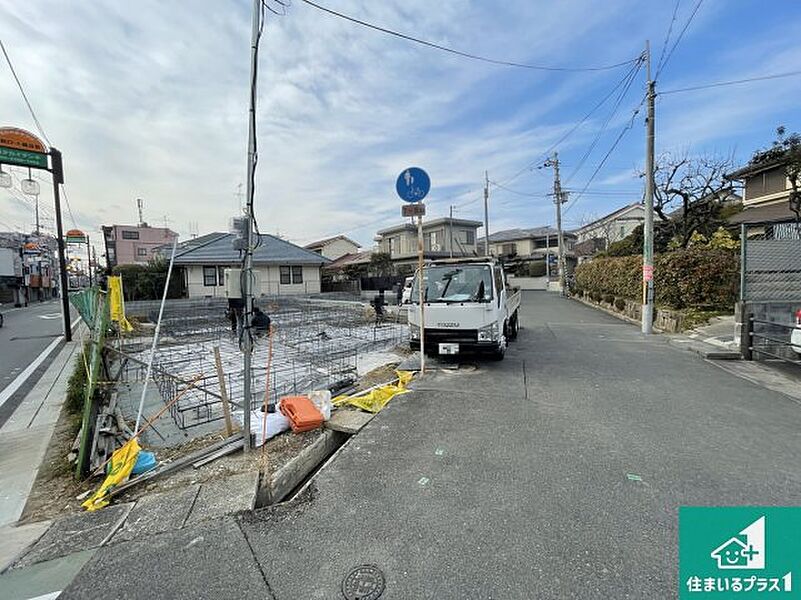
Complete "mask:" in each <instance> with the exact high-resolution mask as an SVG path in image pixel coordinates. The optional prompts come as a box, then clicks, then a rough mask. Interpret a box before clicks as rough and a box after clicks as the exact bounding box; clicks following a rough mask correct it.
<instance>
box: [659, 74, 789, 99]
mask: <svg viewBox="0 0 801 600" xmlns="http://www.w3.org/2000/svg"><path fill="white" fill-rule="evenodd" d="M798 75H801V71H788V72H787V73H775V74H773V75H762V76H759V77H748V78H746V79H732V80H731V81H718V82H715V83H708V84H705V85H694V86H691V87H685V88H678V89H673V90H665V91H662V92H659V95H660V96H664V95H665V94H678V93H680V92H692V91H695V90H706V89H709V88H716V87H724V86H727V85H739V84H741V83H750V82H752V81H765V80H767V79H782V78H784V77H796V76H798Z"/></svg>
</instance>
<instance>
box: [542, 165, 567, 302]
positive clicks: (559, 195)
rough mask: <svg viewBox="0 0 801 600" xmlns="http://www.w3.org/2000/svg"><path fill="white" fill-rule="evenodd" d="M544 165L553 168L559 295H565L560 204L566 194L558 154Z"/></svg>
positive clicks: (563, 242)
mask: <svg viewBox="0 0 801 600" xmlns="http://www.w3.org/2000/svg"><path fill="white" fill-rule="evenodd" d="M545 165H546V166H548V167H553V201H554V203H556V240H557V244H558V248H557V252H558V255H557V260H558V271H559V287H560V288H561V291H560V293H561V294H562V295H565V238H564V235H563V233H562V204H564V203H565V202H567V194H566V193H564V192H563V191H562V180H561V179H560V176H559V153H558V152H554V153H553V158H549V159H548V160H547V161H546V162H545Z"/></svg>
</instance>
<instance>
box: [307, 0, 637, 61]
mask: <svg viewBox="0 0 801 600" xmlns="http://www.w3.org/2000/svg"><path fill="white" fill-rule="evenodd" d="M301 2H303V3H305V4H308V5H309V6H312V7H314V8H316V9H317V10H321V11H323V12H325V13H328V14H329V15H333V16H335V17H339V18H341V19H345V20H346V21H350V22H351V23H356V24H357V25H361V26H362V27H367V28H369V29H372V30H374V31H379V32H381V33H386V34H388V35H392V36H395V37H398V38H401V39H403V40H406V41H409V42H414V43H415V44H420V45H422V46H428V47H429V48H434V49H436V50H441V51H443V52H447V53H449V54H455V55H456V56H461V57H462V58H468V59H470V60H477V61H481V62H485V63H490V64H493V65H500V66H504V67H516V68H519V69H531V70H535V71H567V72H584V71H609V70H612V69H617V68H619V67H624V66H626V65H629V64H631V63H633V62H635V61H637V60H638V58H635V59H631V60H626V61H623V62H619V63H615V64H611V65H601V66H597V67H553V66H545V65H532V64H527V63H518V62H513V61H507V60H498V59H494V58H488V57H486V56H481V55H478V54H472V53H470V52H464V51H462V50H456V49H454V48H449V47H448V46H443V45H441V44H436V43H434V42H429V41H427V40H423V39H420V38H416V37H413V36H410V35H407V34H405V33H400V32H398V31H394V30H392V29H387V28H385V27H380V26H378V25H373V24H372V23H368V22H367V21H362V20H361V19H357V18H355V17H351V16H349V15H346V14H343V13H341V12H337V11H335V10H332V9H330V8H326V7H325V6H321V5H320V4H317V3H316V2H312V0H301Z"/></svg>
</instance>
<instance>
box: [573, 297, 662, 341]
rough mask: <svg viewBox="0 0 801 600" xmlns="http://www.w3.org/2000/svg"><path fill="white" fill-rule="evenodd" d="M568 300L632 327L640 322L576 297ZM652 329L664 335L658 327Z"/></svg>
mask: <svg viewBox="0 0 801 600" xmlns="http://www.w3.org/2000/svg"><path fill="white" fill-rule="evenodd" d="M568 298H569V299H570V300H575V301H576V302H578V303H580V304H583V305H584V306H589V307H590V308H594V309H595V310H599V311H601V312H603V313H606V314H607V315H611V316H613V317H617V318H618V319H620V320H621V321H626V322H627V323H631V324H632V325H640V321H638V320H637V319H632V318H631V317H628V316H626V315H623V314H620V313H619V312H615V311H614V310H609V309H608V308H605V307H603V306H601V305H600V304H594V303H593V302H588V301H587V300H584V299H583V298H579V297H578V296H568ZM653 329H654V333H664V331H662V330H661V329H659V328H658V327H654V328H653Z"/></svg>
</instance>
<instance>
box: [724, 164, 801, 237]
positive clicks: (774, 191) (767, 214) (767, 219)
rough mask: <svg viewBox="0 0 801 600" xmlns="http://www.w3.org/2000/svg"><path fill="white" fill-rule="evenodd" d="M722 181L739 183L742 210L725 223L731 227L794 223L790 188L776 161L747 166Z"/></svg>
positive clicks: (781, 168) (794, 217) (783, 168)
mask: <svg viewBox="0 0 801 600" xmlns="http://www.w3.org/2000/svg"><path fill="white" fill-rule="evenodd" d="M726 178H727V179H729V180H731V181H741V182H742V183H743V198H742V200H743V210H742V212H740V213H738V214H735V215H733V216H732V217H730V218H729V219H728V221H729V223H731V224H732V225H739V224H740V223H781V222H787V221H794V220H795V219H796V214H795V212H793V210H792V209H791V208H790V202H789V200H790V192H791V191H792V187H791V185H790V180H789V179H788V178H787V174H786V172H785V164H784V162H783V161H782V160H781V159H780V158H777V159H773V160H768V161H763V162H760V163H754V164H752V163H749V164H747V165H745V166H744V167H742V168H740V169H737V170H736V171H734V172H732V173H729V174H728V175H726Z"/></svg>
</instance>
